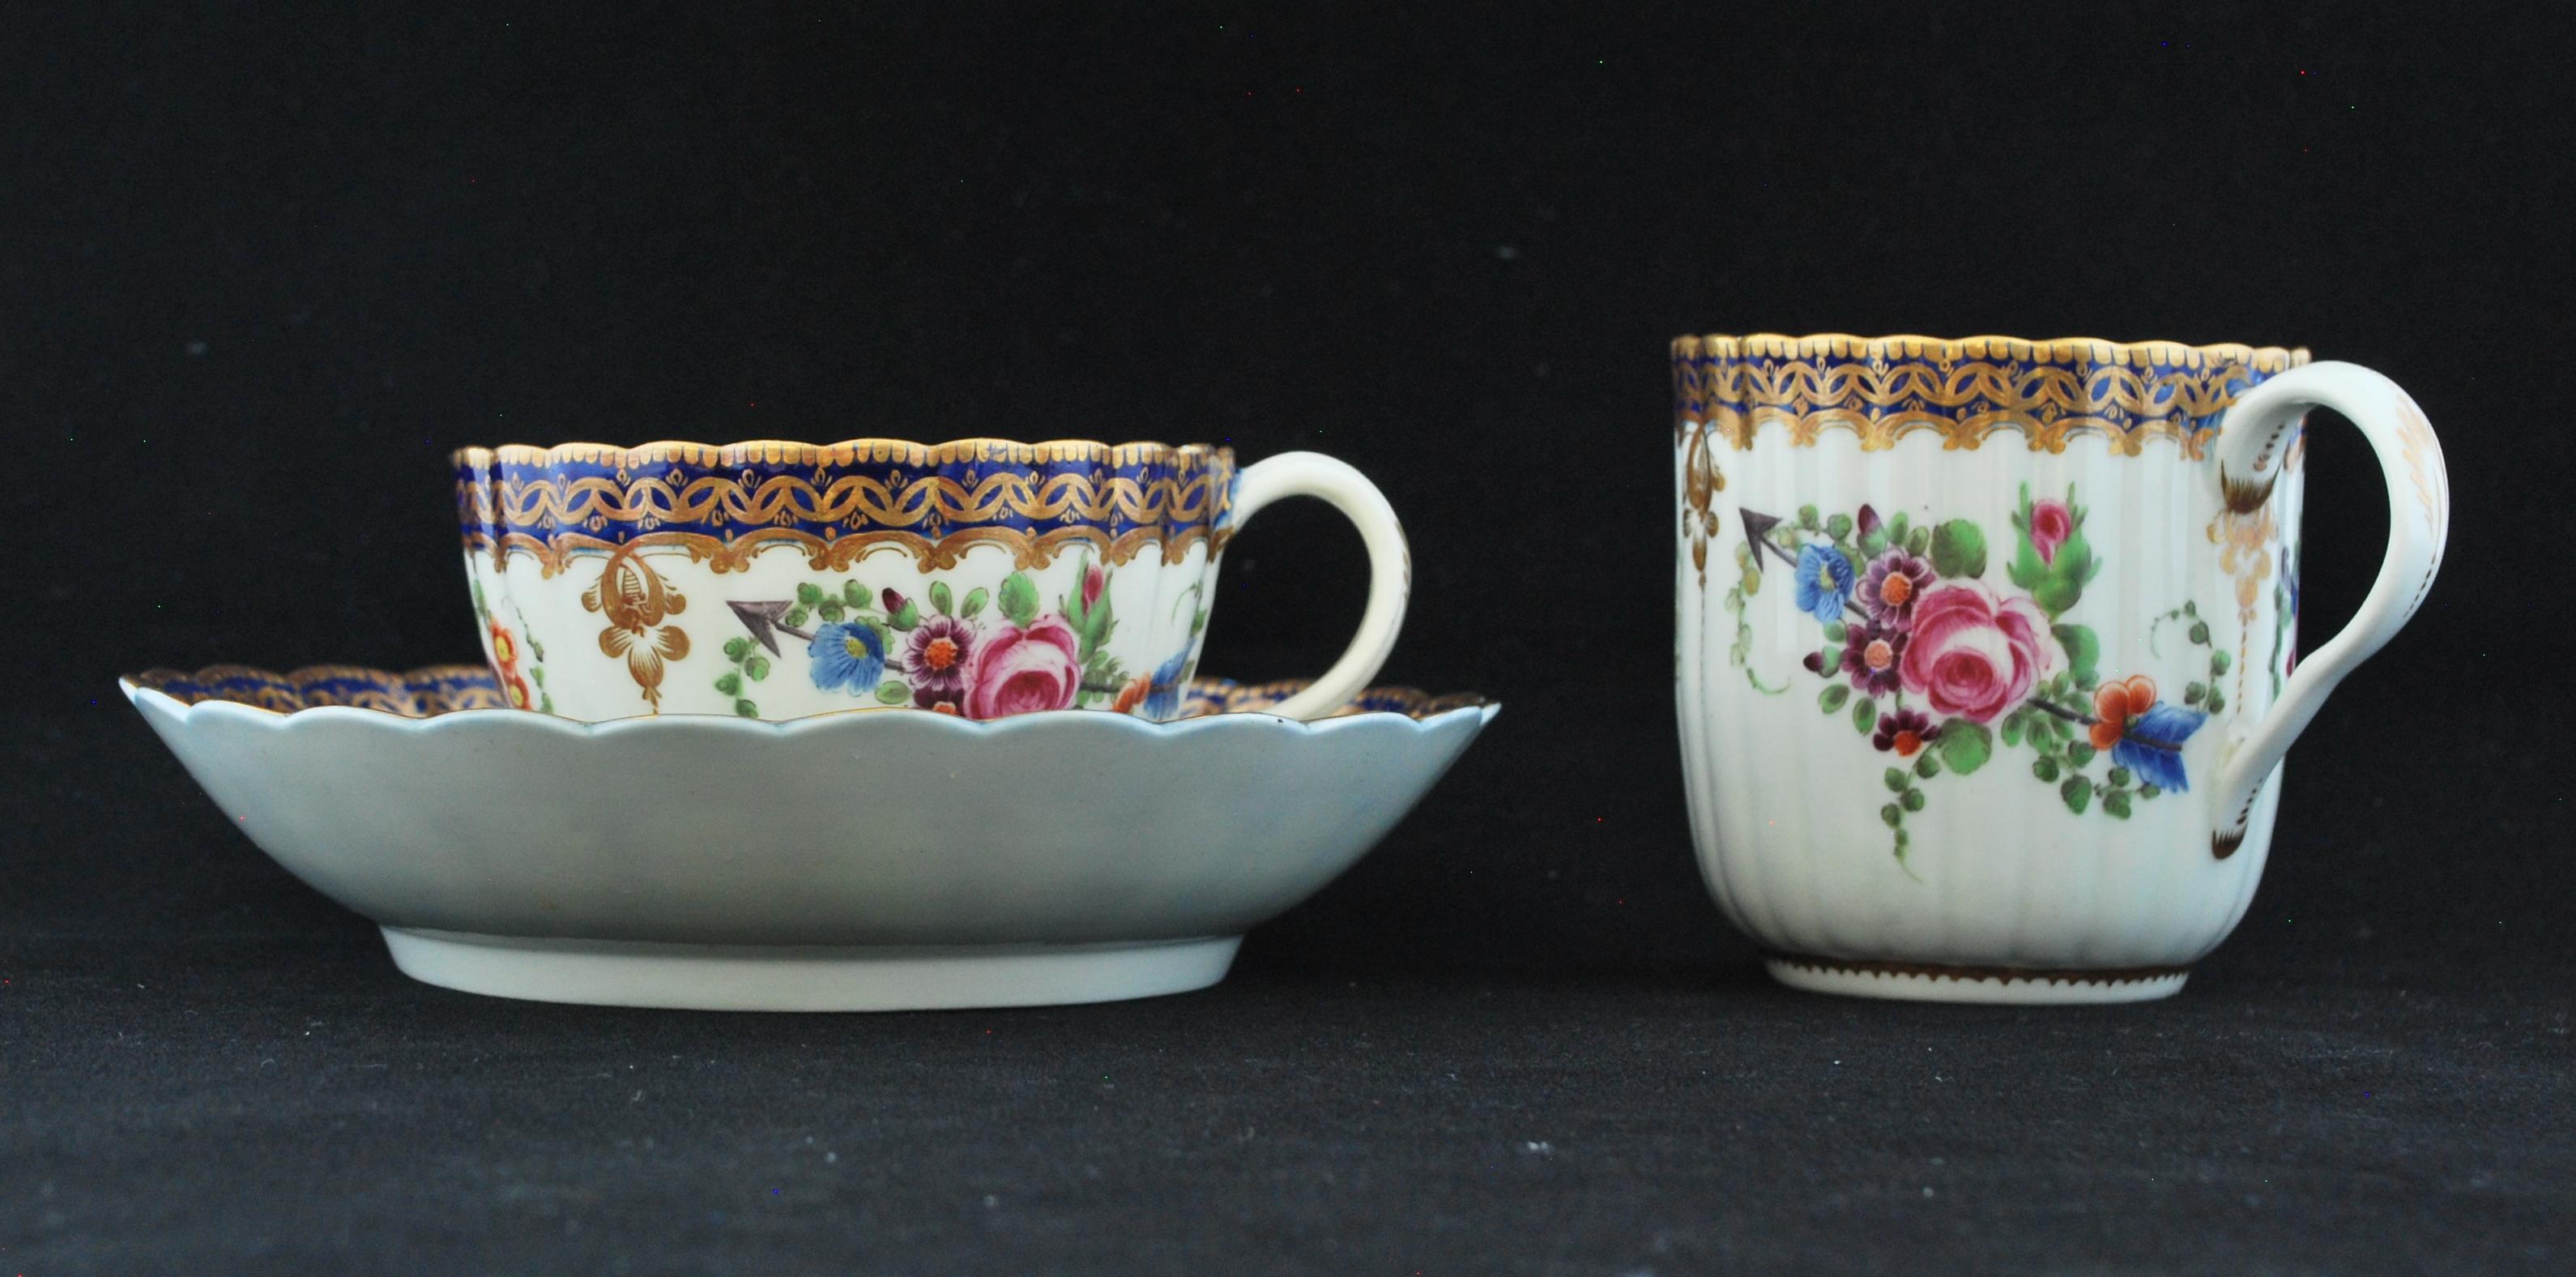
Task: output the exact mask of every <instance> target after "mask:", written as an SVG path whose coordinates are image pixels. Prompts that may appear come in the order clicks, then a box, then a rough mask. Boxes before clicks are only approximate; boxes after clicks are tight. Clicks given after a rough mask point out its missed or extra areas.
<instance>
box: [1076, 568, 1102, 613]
mask: <svg viewBox="0 0 2576 1277" xmlns="http://www.w3.org/2000/svg"><path fill="white" fill-rule="evenodd" d="M1108 588H1109V569H1107V568H1104V567H1102V566H1100V565H1099V564H1097V563H1094V564H1092V565H1091V566H1090V567H1089V568H1087V569H1085V570H1084V571H1083V574H1082V610H1083V613H1084V614H1085V615H1089V614H1090V612H1091V609H1093V608H1095V607H1098V606H1100V592H1101V591H1103V590H1105V589H1108Z"/></svg>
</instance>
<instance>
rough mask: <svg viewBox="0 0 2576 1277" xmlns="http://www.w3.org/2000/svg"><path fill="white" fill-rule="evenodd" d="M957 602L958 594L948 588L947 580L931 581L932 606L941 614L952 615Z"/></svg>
mask: <svg viewBox="0 0 2576 1277" xmlns="http://www.w3.org/2000/svg"><path fill="white" fill-rule="evenodd" d="M956 602H957V595H956V593H955V592H954V591H951V590H950V589H949V588H948V583H947V582H946V581H933V582H931V583H930V606H931V607H932V608H933V609H936V610H937V611H938V613H939V614H940V615H941V616H947V615H950V613H951V611H952V609H953V608H954V606H955V604H956Z"/></svg>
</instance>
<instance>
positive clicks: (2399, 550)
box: [2210, 362, 2451, 860]
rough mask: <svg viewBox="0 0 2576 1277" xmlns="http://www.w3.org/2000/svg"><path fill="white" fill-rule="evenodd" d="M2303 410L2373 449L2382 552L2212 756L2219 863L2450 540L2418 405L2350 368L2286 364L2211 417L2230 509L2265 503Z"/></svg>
mask: <svg viewBox="0 0 2576 1277" xmlns="http://www.w3.org/2000/svg"><path fill="white" fill-rule="evenodd" d="M2310 408H2332V409H2334V410H2335V411H2336V412H2339V413H2342V414H2343V415H2344V416H2345V417H2348V418H2350V419H2351V421H2352V424H2354V425H2356V426H2358V427H2360V428H2361V433H2362V437H2363V438H2365V439H2368V440H2369V441H2370V446H2371V448H2372V449H2373V450H2374V451H2376V452H2377V453H2378V454H2379V466H2380V470H2381V471H2382V473H2383V474H2384V475H2385V476H2386V478H2387V480H2388V556H2387V558H2385V559H2383V560H2382V561H2381V562H2380V565H2379V579H2378V580H2377V581H2376V582H2374V583H2372V585H2371V587H2370V594H2369V597H2367V598H2364V599H2363V600H2362V602H2361V610H2360V611H2358V612H2356V613H2354V614H2353V618H2352V620H2351V622H2350V623H2348V624H2346V625H2345V626H2344V627H2343V631H2342V632H2341V633H2339V634H2336V635H2335V636H2334V639H2333V641H2331V642H2329V643H2327V644H2326V645H2325V646H2323V647H2320V648H2318V649H2316V651H2315V652H2313V653H2311V654H2310V655H2309V656H2308V657H2307V658H2306V659H2304V660H2301V661H2300V662H2299V667H2298V668H2297V669H2296V670H2294V671H2292V672H2291V674H2290V681H2289V682H2288V684H2287V685H2285V686H2284V687H2283V688H2282V689H2281V699H2280V700H2279V701H2277V702H2275V703H2274V704H2273V706H2272V707H2271V709H2270V711H2269V712H2267V713H2265V714H2264V715H2263V717H2262V719H2261V720H2260V721H2259V722H2257V723H2256V724H2255V725H2254V727H2253V729H2252V730H2251V731H2248V732H2246V733H2245V734H2244V736H2243V737H2241V738H2240V739H2238V740H2235V741H2232V742H2230V744H2229V747H2228V752H2227V753H2226V754H2224V755H2222V758H2223V760H2224V761H2223V762H2222V763H2221V765H2220V769H2219V779H2218V785H2217V788H2216V792H2215V797H2214V799H2213V801H2214V802H2215V803H2216V804H2217V806H2216V807H2215V808H2214V809H2213V810H2215V811H2216V812H2217V813H2218V820H2217V822H2216V825H2215V832H2214V833H2213V834H2212V836H2211V838H2210V851H2211V853H2212V854H2214V855H2216V856H2217V857H2218V858H2219V859H2222V860H2224V859H2226V858H2227V857H2228V856H2231V855H2234V854H2235V852H2236V848H2237V846H2238V844H2240V843H2242V842H2243V841H2244V840H2245V823H2246V820H2247V819H2248V818H2249V817H2250V816H2251V815H2252V813H2253V810H2254V798H2255V796H2256V795H2257V794H2259V793H2261V792H2262V789H2263V783H2264V782H2265V781H2266V780H2269V779H2270V778H2271V775H2272V769H2273V768H2274V767H2276V766H2278V765H2279V764H2280V762H2281V755H2282V754H2283V753H2284V752H2286V751H2287V750H2288V749H2289V748H2290V742H2291V741H2293V740H2296V739H2298V735H2299V733H2300V732H2302V731H2304V730H2306V729H2307V726H2308V722H2309V720H2311V719H2313V718H2315V717H2316V715H2317V710H2318V709H2319V708H2320V707H2322V706H2323V705H2324V704H2325V699H2326V694H2327V693H2329V692H2331V691H2333V690H2334V688H2335V684H2337V683H2340V682H2342V681H2343V677H2344V675H2346V674H2349V673H2351V672H2352V671H2353V667H2355V666H2357V665H2359V664H2361V663H2362V662H2363V661H2364V660H2367V659H2369V657H2370V656H2371V654H2372V653H2374V652H2377V651H2378V650H2379V649H2380V648H2381V647H2382V646H2384V645H2385V644H2386V643H2387V642H2388V640H2390V639H2392V638H2395V637H2396V636H2397V631H2398V630H2399V628H2401V627H2403V626H2404V625H2405V624H2406V620H2407V618H2408V617H2411V616H2413V615H2415V609H2416V607H2417V605H2419V604H2421V603H2422V602H2423V601H2424V592H2425V591H2426V590H2429V589H2431V588H2432V585H2433V574H2434V572H2435V571H2436V570H2438V569H2439V568H2440V567H2441V565H2442V546H2443V543H2444V542H2445V541H2446V540H2448V538H2449V536H2450V526H2451V481H2450V475H2449V473H2448V472H2447V471H2446V470H2444V469H2443V467H2442V444H2441V441H2440V440H2438V439H2435V438H2434V437H2433V427H2432V424H2431V423H2429V422H2427V421H2426V420H2425V419H2424V410H2423V409H2421V408H2418V407H2416V406H2415V401H2414V400H2413V399H2411V398H2409V397H2407V394H2406V392H2405V391H2404V390H2401V389H2399V388H2398V386H2397V383H2396V382H2393V381H2390V380H2389V379H2387V378H2386V377H2383V376H2380V375H2379V374H2378V373H2375V372H2372V371H2371V370H2369V369H2367V368H2364V367H2362V366H2360V365H2359V364H2346V363H2332V362H2328V363H2316V364H2309V365H2307V366H2306V367H2303V368H2294V369H2291V370H2290V371H2288V372H2285V373H2282V374H2281V375H2279V376H2277V377H2274V378H2272V379H2271V380H2269V381H2266V382H2264V383H2263V384H2261V385H2259V386H2256V387H2255V388H2254V389H2252V390H2250V391H2248V392H2246V393H2245V394H2244V395H2243V396H2241V397H2239V398H2238V399H2237V401H2236V404H2235V406H2234V407H2233V408H2231V409H2229V410H2228V412H2227V415H2226V417H2225V418H2224V419H2223V420H2222V421H2221V422H2220V424H2219V433H2218V441H2217V443H2216V445H2215V446H2214V448H2213V451H2214V452H2215V453H2216V455H2217V457H2218V484H2219V493H2220V496H2221V499H2222V500H2224V501H2225V502H2226V504H2227V508H2228V509H2230V510H2234V511H2237V512H2239V513H2250V512H2252V511H2254V510H2256V509H2259V508H2261V506H2262V504H2263V503H2264V502H2265V501H2267V500H2270V499H2271V496H2272V484H2273V481H2274V480H2275V479H2276V478H2277V477H2278V476H2279V474H2280V462H2281V457H2282V455H2283V454H2284V453H2285V452H2287V451H2288V449H2287V447H2286V443H2287V440H2288V437H2289V435H2290V433H2291V432H2292V431H2293V430H2295V429H2296V428H2297V427H2298V425H2299V422H2300V420H2301V418H2303V417H2304V416H2305V415H2306V414H2307V411H2308V410H2309V409H2310Z"/></svg>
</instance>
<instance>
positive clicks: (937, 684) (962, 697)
mask: <svg viewBox="0 0 2576 1277" xmlns="http://www.w3.org/2000/svg"><path fill="white" fill-rule="evenodd" d="M974 654H975V632H974V631H973V630H971V629H968V628H967V627H966V623H965V622H963V621H960V620H958V619H957V618H956V617H953V616H934V617H931V618H929V619H928V620H925V621H923V622H922V623H921V624H919V625H917V626H914V627H913V630H912V633H911V634H909V635H906V636H905V638H904V659H903V665H904V672H905V673H906V674H909V675H910V676H911V681H912V703H913V704H915V705H918V706H920V707H921V708H923V709H937V708H938V707H939V705H940V703H941V702H943V701H945V702H947V704H948V705H949V706H950V707H951V708H962V707H963V706H964V704H965V702H966V658H967V657H969V656H972V655H974Z"/></svg>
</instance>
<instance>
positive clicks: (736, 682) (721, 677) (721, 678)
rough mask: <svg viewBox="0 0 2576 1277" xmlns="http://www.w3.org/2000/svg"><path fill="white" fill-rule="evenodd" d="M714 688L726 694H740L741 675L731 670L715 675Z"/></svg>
mask: <svg viewBox="0 0 2576 1277" xmlns="http://www.w3.org/2000/svg"><path fill="white" fill-rule="evenodd" d="M716 690H717V691H719V692H722V693H724V694H725V695H727V696H740V695H742V675H740V674H736V673H734V672H733V671H732V670H726V671H725V672H724V673H722V674H718V675H716Z"/></svg>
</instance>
